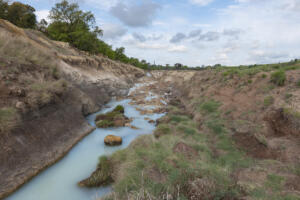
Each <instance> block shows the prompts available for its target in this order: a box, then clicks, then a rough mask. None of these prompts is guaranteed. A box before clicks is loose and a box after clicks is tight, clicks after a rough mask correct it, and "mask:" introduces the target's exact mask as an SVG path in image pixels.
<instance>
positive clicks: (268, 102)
mask: <svg viewBox="0 0 300 200" xmlns="http://www.w3.org/2000/svg"><path fill="white" fill-rule="evenodd" d="M273 103H274V97H272V96H267V97H266V98H265V99H264V106H265V107H269V106H270V105H272V104H273Z"/></svg>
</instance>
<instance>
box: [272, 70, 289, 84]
mask: <svg viewBox="0 0 300 200" xmlns="http://www.w3.org/2000/svg"><path fill="white" fill-rule="evenodd" d="M285 80H286V75H285V72H284V71H282V70H280V71H276V72H274V73H272V74H271V82H272V83H274V84H276V85H278V86H283V85H284V83H285Z"/></svg>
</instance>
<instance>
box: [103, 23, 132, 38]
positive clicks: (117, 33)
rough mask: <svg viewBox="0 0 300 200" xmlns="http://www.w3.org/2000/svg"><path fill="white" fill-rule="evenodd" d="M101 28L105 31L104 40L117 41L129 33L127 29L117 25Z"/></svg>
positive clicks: (106, 25) (107, 25)
mask: <svg viewBox="0 0 300 200" xmlns="http://www.w3.org/2000/svg"><path fill="white" fill-rule="evenodd" d="M101 28H102V29H103V38H104V39H117V38H119V37H122V36H123V35H125V34H126V32H127V29H125V28H124V27H122V26H121V25H117V24H104V25H102V26H101Z"/></svg>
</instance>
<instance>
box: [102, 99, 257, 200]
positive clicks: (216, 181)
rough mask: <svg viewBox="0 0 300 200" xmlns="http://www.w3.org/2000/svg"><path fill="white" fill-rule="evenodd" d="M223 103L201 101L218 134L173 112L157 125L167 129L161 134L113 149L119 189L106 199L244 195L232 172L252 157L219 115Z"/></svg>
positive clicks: (204, 197) (161, 130)
mask: <svg viewBox="0 0 300 200" xmlns="http://www.w3.org/2000/svg"><path fill="white" fill-rule="evenodd" d="M218 105H220V104H219V103H217V102H214V101H213V102H206V103H204V104H203V105H202V106H200V109H201V111H203V112H207V111H209V112H210V113H211V114H210V115H211V117H212V118H210V117H209V120H208V123H207V127H210V128H209V129H210V130H211V131H212V132H213V133H214V134H213V135H210V134H205V133H202V132H199V130H198V129H197V127H198V124H197V123H195V122H194V121H193V120H192V119H191V118H190V117H189V116H186V115H176V114H174V113H172V112H170V113H169V114H168V115H167V116H166V117H165V119H164V120H163V121H165V123H164V124H160V125H159V126H158V129H157V130H156V132H160V133H162V134H160V135H159V138H158V139H155V138H154V137H153V136H152V135H147V136H142V137H140V138H138V139H137V140H136V141H134V143H133V144H131V145H130V147H129V148H127V149H125V150H122V151H118V152H116V153H115V154H113V155H112V157H111V158H110V159H111V161H112V163H114V165H115V166H118V170H117V171H115V172H114V173H115V174H114V177H115V184H114V193H113V194H112V195H111V196H109V197H106V199H115V198H117V199H127V198H129V199H130V198H134V199H165V198H167V196H168V197H171V196H172V197H173V198H174V199H191V198H194V197H195V198H198V199H211V198H214V199H224V198H234V197H239V196H240V195H241V194H242V192H243V191H242V190H241V188H239V187H238V185H237V184H236V183H235V181H234V180H233V179H232V177H231V175H232V173H233V172H234V171H235V170H237V169H240V168H245V167H249V166H250V165H251V164H252V160H251V159H249V158H247V157H245V155H244V153H243V152H240V151H239V150H237V149H236V148H235V147H234V144H233V142H232V141H231V140H230V138H229V136H228V133H227V131H226V130H225V128H220V127H219V126H221V125H220V121H221V119H220V120H217V119H215V116H216V113H217V112H218ZM173 110H177V109H173ZM210 130H208V131H210ZM216 150H218V151H222V156H218V155H216V153H215V151H216ZM199 188H202V191H198V190H199ZM195 195H196V196H195Z"/></svg>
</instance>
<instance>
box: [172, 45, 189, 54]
mask: <svg viewBox="0 0 300 200" xmlns="http://www.w3.org/2000/svg"><path fill="white" fill-rule="evenodd" d="M168 51H169V52H186V51H187V48H186V47H185V46H184V45H179V46H171V47H169V48H168Z"/></svg>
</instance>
